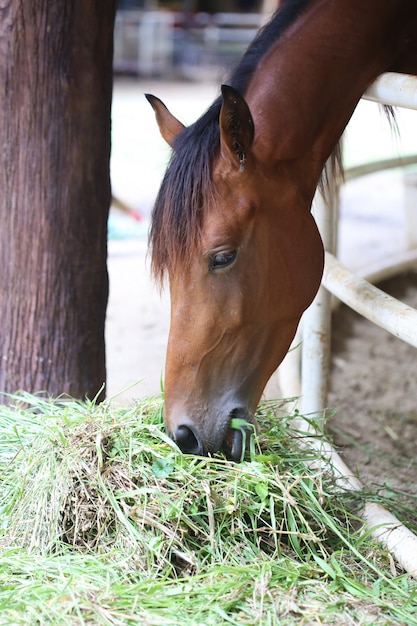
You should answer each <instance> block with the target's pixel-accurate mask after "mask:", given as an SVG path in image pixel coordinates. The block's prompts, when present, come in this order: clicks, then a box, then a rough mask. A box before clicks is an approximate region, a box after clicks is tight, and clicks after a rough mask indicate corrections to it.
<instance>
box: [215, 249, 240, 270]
mask: <svg viewBox="0 0 417 626" xmlns="http://www.w3.org/2000/svg"><path fill="white" fill-rule="evenodd" d="M236 255H237V250H221V251H220V252H215V253H214V254H212V255H210V259H209V270H210V271H211V272H212V271H213V270H220V269H223V268H224V267H227V266H228V265H231V264H232V263H233V261H234V260H235V258H236Z"/></svg>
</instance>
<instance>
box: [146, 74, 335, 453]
mask: <svg viewBox="0 0 417 626" xmlns="http://www.w3.org/2000/svg"><path fill="white" fill-rule="evenodd" d="M147 97H148V100H149V101H150V102H151V104H152V106H153V108H154V110H155V113H156V118H157V122H158V124H159V128H160V131H161V134H162V136H163V137H164V139H165V140H166V141H168V143H169V144H170V145H171V146H172V147H173V157H172V162H171V165H170V166H169V168H168V170H167V173H166V176H165V181H164V182H163V184H162V186H161V190H160V194H159V197H158V199H157V201H156V204H155V208H154V213H153V220H152V228H151V245H152V262H153V268H154V271H155V272H156V273H157V274H161V272H163V271H165V270H167V273H168V277H169V284H170V297H171V322H170V332H169V339H168V348H167V355H166V367H165V405H164V419H165V424H166V428H167V430H168V432H169V433H170V435H171V436H172V437H173V439H174V440H175V441H176V442H177V444H178V446H179V447H180V448H181V450H182V451H184V452H189V453H195V454H207V453H213V452H215V451H216V450H219V449H220V448H223V449H224V450H225V452H226V454H227V455H228V456H229V457H231V458H233V459H239V458H240V457H241V454H242V445H243V436H242V431H241V429H235V428H231V426H233V419H234V418H239V419H241V420H244V423H247V424H248V428H250V424H252V423H253V420H254V412H255V409H256V406H257V404H258V402H259V400H260V398H261V395H262V392H263V389H264V387H265V385H266V383H267V381H268V379H269V377H270V376H271V374H272V373H273V372H274V370H275V369H276V368H277V366H278V365H279V363H280V362H281V360H282V359H283V357H284V356H285V354H286V352H287V350H288V348H289V346H290V343H291V341H292V339H293V337H294V334H295V331H296V328H297V325H298V322H299V320H300V317H301V315H302V313H303V311H304V310H305V309H306V308H307V306H308V305H309V304H310V302H311V301H312V299H313V298H314V296H315V294H316V292H317V289H318V287H319V284H320V280H321V275H322V271H323V249H322V243H321V239H320V236H319V233H318V231H317V228H316V225H315V222H314V220H313V218H312V216H311V213H310V205H311V196H310V195H309V194H308V193H306V192H305V189H304V188H303V185H300V182H299V181H298V180H297V171H298V166H297V162H296V161H293V160H291V159H290V160H288V161H282V162H281V163H280V164H279V166H278V167H277V164H276V162H274V163H270V162H268V158H267V157H265V154H266V155H267V154H268V149H267V148H268V147H267V146H265V137H264V133H263V137H259V136H258V135H257V125H256V119H255V120H254V117H253V116H252V114H251V111H250V110H249V106H248V104H247V103H246V101H245V99H244V98H243V97H242V96H241V95H240V94H239V93H238V92H237V91H236V90H235V89H233V88H231V87H227V86H223V88H222V98H221V99H220V100H219V102H218V103H217V105H216V106H215V107H214V108H213V107H212V110H211V111H209V115H208V116H207V115H206V116H204V118H201V120H202V121H199V122H197V123H196V125H195V126H196V127H195V128H191V127H189V128H184V126H183V125H182V124H181V123H180V122H179V121H178V120H177V119H176V118H175V117H174V116H173V115H171V113H169V111H168V109H167V108H166V107H165V105H164V104H163V103H162V102H161V101H160V100H159V99H157V98H155V97H154V96H149V95H148V96H147ZM207 117H208V118H209V120H208V119H207ZM204 129H205V130H204ZM210 129H211V130H210ZM213 129H214V130H213ZM205 133H206V134H205ZM210 134H213V137H215V139H213V137H212V138H211V139H210V142H211V144H212V146H213V145H214V147H212V148H211V150H210V153H209V154H207V155H204V154H202V153H201V152H202V151H204V150H206V148H205V144H204V140H202V138H204V137H206V136H208V135H210ZM272 140H273V138H270V141H272ZM197 141H198V142H199V145H197V146H196V148H195V150H194V152H191V154H190V151H189V146H190V144H191V143H192V142H197ZM206 151H207V152H209V151H208V149H207V150H206ZM199 170H201V171H199ZM178 188H180V191H178ZM180 204H182V205H184V204H186V205H187V206H186V207H185V206H179V205H180Z"/></svg>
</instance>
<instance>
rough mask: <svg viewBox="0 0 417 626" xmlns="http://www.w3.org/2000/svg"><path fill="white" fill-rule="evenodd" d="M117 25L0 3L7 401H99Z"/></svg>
mask: <svg viewBox="0 0 417 626" xmlns="http://www.w3.org/2000/svg"><path fill="white" fill-rule="evenodd" d="M114 13H115V0H82V1H79V0H53V1H51V0H29V1H28V0H0V90H1V91H0V93H1V92H2V97H1V108H0V392H6V393H13V392H15V391H16V390H19V389H24V390H27V391H30V392H32V393H39V392H45V393H46V394H49V395H53V396H56V395H59V394H62V393H66V394H70V395H71V396H74V397H77V398H84V397H90V398H93V397H95V396H96V395H97V394H99V398H101V397H102V396H103V394H102V393H101V394H100V393H99V392H100V389H101V387H102V385H103V383H104V382H105V377H106V372H105V348H104V322H105V314H106V306H107V296H108V277H107V265H106V258H107V218H108V211H109V205H110V198H111V196H110V176H109V159H110V107H111V93H112V49H113V27H114ZM0 402H7V396H4V395H3V394H0Z"/></svg>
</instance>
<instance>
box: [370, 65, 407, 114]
mask: <svg viewBox="0 0 417 626" xmlns="http://www.w3.org/2000/svg"><path fill="white" fill-rule="evenodd" d="M362 97H363V98H364V100H372V101H373V102H379V104H388V105H389V106H394V107H405V108H406V109H415V110H417V76H411V75H410V74H396V73H395V72H386V73H385V74H381V76H379V78H377V79H376V81H375V82H373V83H372V85H371V86H370V87H368V89H367V90H366V91H365V93H364V94H363V96H362Z"/></svg>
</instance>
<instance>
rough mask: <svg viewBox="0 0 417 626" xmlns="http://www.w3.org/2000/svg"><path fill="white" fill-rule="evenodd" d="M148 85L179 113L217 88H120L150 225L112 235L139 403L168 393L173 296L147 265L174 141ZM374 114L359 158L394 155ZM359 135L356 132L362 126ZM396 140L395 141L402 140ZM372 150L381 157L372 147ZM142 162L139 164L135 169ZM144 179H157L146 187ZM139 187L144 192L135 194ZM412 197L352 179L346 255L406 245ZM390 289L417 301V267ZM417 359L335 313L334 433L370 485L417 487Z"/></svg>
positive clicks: (126, 160) (117, 382)
mask: <svg viewBox="0 0 417 626" xmlns="http://www.w3.org/2000/svg"><path fill="white" fill-rule="evenodd" d="M143 91H153V92H154V93H156V94H157V95H161V92H163V93H162V96H163V97H164V98H165V100H166V101H167V103H168V102H169V98H170V97H171V98H172V100H173V104H174V112H176V114H178V113H179V111H178V110H177V111H175V106H176V107H177V109H178V108H179V109H180V110H181V107H182V106H185V104H184V103H185V102H188V103H189V98H190V94H195V93H196V91H198V96H199V97H198V98H197V101H196V102H194V101H193V102H194V104H193V106H194V107H195V109H196V110H198V113H200V112H201V111H202V110H203V108H204V106H203V103H204V102H207V104H209V102H210V101H211V99H212V95H213V93H214V90H213V86H212V85H208V86H204V85H203V86H198V87H196V86H195V85H185V86H182V87H181V88H179V87H178V86H175V85H165V86H162V85H158V84H157V85H154V84H152V85H150V86H148V85H146V84H145V85H135V86H133V87H132V85H131V84H127V85H126V84H121V85H119V86H116V92H115V119H114V127H115V128H116V131H117V133H118V134H117V136H116V138H115V139H114V145H115V149H116V154H114V156H113V166H112V167H113V174H112V177H113V188H115V187H116V191H117V192H118V194H117V195H119V196H120V195H121V196H122V199H124V200H125V201H127V202H129V203H130V204H131V205H133V206H134V207H135V208H137V209H139V210H141V211H142V213H143V215H144V221H143V223H142V224H140V225H139V226H137V227H135V228H136V230H133V233H129V232H128V233H127V234H128V235H129V236H128V237H126V236H122V237H120V236H118V237H117V236H116V238H114V239H111V240H110V241H109V274H110V302H109V308H108V321H107V335H106V341H107V366H108V395H110V396H117V398H115V401H117V402H130V401H131V400H132V399H133V398H140V397H144V396H148V395H151V394H155V393H159V389H160V380H161V376H162V372H163V363H164V355H165V346H166V340H167V335H168V326H169V301H168V296H167V294H166V293H163V294H162V295H161V294H159V292H158V291H157V289H156V288H155V286H154V285H153V283H152V281H151V279H150V276H149V270H148V267H147V262H146V251H147V245H146V231H147V225H148V217H149V210H150V206H151V203H152V200H153V196H154V193H156V190H157V187H158V185H159V177H160V175H161V172H162V171H163V166H164V160H166V152H165V153H163V152H158V154H157V156H156V157H155V156H152V155H150V152H149V148H150V146H151V144H154V143H155V144H157V145H158V146H159V148H158V150H160V151H163V150H164V148H163V147H162V146H163V144H162V142H159V138H158V135H157V132H156V131H155V129H154V121H153V117H152V115H151V114H150V112H148V109H147V108H146V109H145V108H142V107H143V106H144V107H146V105H143V103H142V101H141V100H140V99H139V100H138V93H140V94H141V93H143ZM138 102H139V104H138ZM365 109H366V105H365ZM121 113H122V114H123V116H124V126H122V131H120V130H119V126H118V125H120V114H121ZM187 115H188V116H189V121H191V120H192V119H195V117H196V114H194V110H193V111H190V110H188V109H187ZM367 115H368V113H367V109H366V110H365V113H364V114H362V116H363V119H362V120H361V119H359V121H358V122H357V124H358V128H357V130H356V135H357V136H358V137H359V139H360V141H359V144H358V142H356V145H360V146H361V150H360V152H361V154H360V157H359V160H361V159H362V160H363V156H364V152H366V151H367V154H366V156H367V157H369V158H375V156H386V148H383V149H382V148H381V145H380V144H379V141H380V136H379V134H380V126H378V129H377V130H376V131H375V134H374V141H373V142H371V144H372V145H371V146H369V145H367V146H366V147H364V145H363V139H362V137H363V132H364V126H366V130H367V132H369V115H368V117H367ZM372 115H374V114H372ZM137 116H139V117H142V121H143V123H144V125H145V128H146V131H145V135H146V146H147V151H145V154H143V151H140V152H141V155H142V156H141V159H142V160H141V161H140V162H139V163H138V161H137V154H136V153H135V150H134V147H135V145H136V144H135V137H136V135H135V132H136V131H135V129H134V123H133V120H136V117H137ZM360 116H361V113H359V118H360ZM182 119H184V117H183V118H182ZM185 121H188V120H187V119H186V120H185ZM151 129H153V130H151ZM141 132H142V131H140V132H138V133H137V137H136V141H139V139H138V138H139V137H141ZM152 133H153V134H152ZM352 135H353V136H355V131H352ZM120 136H123V137H122V138H123V140H124V143H123V142H120V145H122V143H123V146H125V147H124V148H123V149H122V150H121V151H120V150H119V147H120V146H119V143H118V139H119V137H120ZM407 136H408V134H407ZM414 136H415V133H414ZM126 140H128V141H127V143H126ZM132 141H133V144H134V146H133V147H132ZM388 141H391V145H392V139H388ZM158 142H159V143H158ZM126 146H128V147H127V148H126ZM394 148H395V147H394ZM118 150H119V153H118V152H117V151H118ZM123 150H124V152H123ZM349 150H352V147H351V146H349V145H348V149H347V152H348V156H349ZM372 151H374V154H370V152H372ZM406 151H407V150H406ZM394 152H396V149H394ZM161 154H163V155H164V156H161ZM132 159H133V161H134V163H135V167H136V169H135V168H134V167H133V166H132V163H131V161H132ZM146 167H148V170H146ZM144 168H145V172H144V174H143V170H144ZM149 168H150V169H149ZM140 174H141V175H140ZM141 176H142V177H141ZM143 176H144V178H143ZM143 180H146V181H147V182H148V184H147V185H144V183H143ZM138 188H140V189H141V190H142V195H140V194H139V195H135V194H136V193H137V189H138ZM123 192H124V197H123ZM403 203H404V185H403V175H402V173H398V172H391V173H385V174H377V175H373V176H369V177H367V178H364V179H358V180H356V181H354V182H351V183H349V184H347V185H346V187H345V188H344V190H343V194H342V200H341V219H340V224H341V227H340V231H341V237H340V245H339V250H340V257H341V259H342V260H343V261H344V262H346V263H347V264H349V265H350V266H351V267H353V268H355V269H357V268H359V267H363V266H366V265H367V264H369V263H371V262H372V261H374V260H376V259H378V258H381V257H383V256H386V255H387V254H391V253H392V252H395V251H396V250H399V249H401V248H403V247H404V238H405V235H404V215H403V212H402V210H401V209H400V208H399V207H401V206H402V205H403ZM115 215H116V213H115ZM116 217H118V219H119V220H121V222H120V223H121V224H122V230H123V228H126V229H127V230H129V228H130V226H129V224H130V223H129V222H127V221H126V220H128V218H125V217H123V216H122V217H120V216H117V215H116ZM120 223H119V226H120ZM125 234H126V233H125ZM385 287H386V289H387V291H388V292H389V293H392V294H394V295H396V296H397V297H400V298H401V299H402V298H405V299H406V301H408V302H409V303H411V304H414V306H416V307H417V273H411V274H409V275H408V276H407V277H401V278H396V279H393V280H391V281H389V283H388V284H387V285H386V286H385ZM416 356H417V355H416V352H415V349H413V348H411V347H409V346H407V345H405V344H402V343H401V342H400V341H398V340H395V339H393V338H392V337H391V336H389V335H388V334H387V333H386V332H385V331H382V330H380V329H378V328H376V327H374V326H373V325H371V324H370V323H369V322H367V321H365V320H361V319H359V317H358V316H356V314H354V313H352V312H349V311H348V310H346V309H345V308H344V307H342V308H340V310H339V311H338V312H337V313H336V314H335V315H334V334H333V352H332V375H331V392H330V396H329V407H330V410H331V411H334V415H333V416H332V417H331V419H330V420H329V431H330V432H331V433H332V435H333V436H334V439H335V442H336V443H337V444H338V445H339V446H341V447H342V449H343V454H344V455H345V458H346V461H347V463H348V465H350V466H351V468H352V469H354V468H358V471H359V474H360V475H361V478H362V479H364V480H365V481H366V482H368V483H373V482H377V483H378V484H383V483H385V484H386V485H388V486H390V487H391V488H396V489H400V490H403V491H405V492H407V493H414V494H416V493H417V481H416V476H417V472H416V469H417V455H416V452H415V442H416V441H417V403H416V400H417V392H416V389H417V385H416V383H417V368H416V362H417V358H416ZM139 381H140V382H139ZM131 385H133V386H131ZM129 386H130V388H129V389H127V390H125V391H124V393H121V392H122V391H123V390H124V389H126V387H129ZM266 393H267V395H268V396H269V397H279V395H280V390H279V386H278V384H277V381H276V377H273V379H272V380H271V382H270V384H269V385H268V388H267V392H266Z"/></svg>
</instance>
